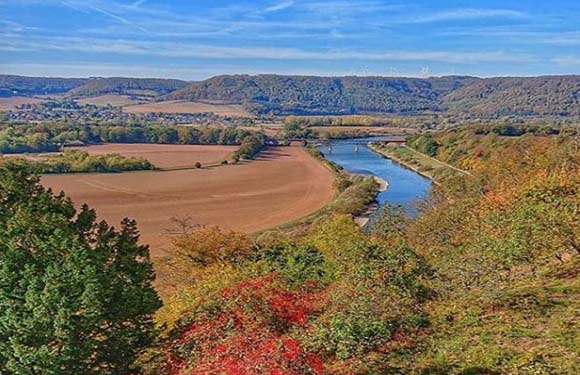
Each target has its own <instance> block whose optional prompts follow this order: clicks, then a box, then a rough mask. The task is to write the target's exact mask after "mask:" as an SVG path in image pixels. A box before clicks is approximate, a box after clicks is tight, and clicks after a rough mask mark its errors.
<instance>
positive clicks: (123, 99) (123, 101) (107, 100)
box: [75, 94, 141, 107]
mask: <svg viewBox="0 0 580 375" xmlns="http://www.w3.org/2000/svg"><path fill="white" fill-rule="evenodd" d="M75 101H77V102H79V103H81V104H93V105H97V106H106V105H113V106H116V107H123V106H126V105H132V104H139V103H141V102H139V101H138V100H134V99H131V98H130V97H129V96H127V95H114V94H110V95H100V96H93V97H90V98H80V99H75Z"/></svg>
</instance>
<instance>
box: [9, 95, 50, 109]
mask: <svg viewBox="0 0 580 375" xmlns="http://www.w3.org/2000/svg"><path fill="white" fill-rule="evenodd" d="M44 101H45V100H43V99H38V98H28V97H24V96H12V97H10V98H0V111H10V110H14V109H16V107H19V106H21V105H23V104H39V103H42V102H44Z"/></svg>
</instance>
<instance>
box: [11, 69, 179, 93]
mask: <svg viewBox="0 0 580 375" xmlns="http://www.w3.org/2000/svg"><path fill="white" fill-rule="evenodd" d="M188 84H189V83H188V82H186V81H180V80H177V79H157V78H124V77H112V78H99V77H95V78H51V77H23V76H13V75H0V97H9V96H34V95H46V94H66V96H68V97H75V98H77V97H86V96H96V95H103V94H138V95H144V94H145V95H148V96H157V95H165V94H168V93H170V92H172V91H175V90H177V89H180V88H183V87H185V86H187V85H188Z"/></svg>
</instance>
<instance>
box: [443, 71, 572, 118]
mask: <svg viewBox="0 0 580 375" xmlns="http://www.w3.org/2000/svg"><path fill="white" fill-rule="evenodd" d="M441 104H442V106H443V107H446V108H448V109H449V110H450V111H453V112H469V113H472V114H475V115H480V116H503V115H523V116H527V115H539V116H546V115H550V116H580V76H578V75H576V76H544V77H525V78H524V77H500V78H488V79H482V80H477V81H474V82H472V83H471V84H469V85H466V86H463V87H460V88H458V89H457V90H454V91H452V92H450V93H449V94H448V95H446V96H445V97H444V98H443V100H442V103H441Z"/></svg>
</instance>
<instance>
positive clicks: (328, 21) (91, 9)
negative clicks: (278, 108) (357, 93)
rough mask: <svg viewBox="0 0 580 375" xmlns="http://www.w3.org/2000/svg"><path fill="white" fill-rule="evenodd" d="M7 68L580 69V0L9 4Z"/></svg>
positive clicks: (12, 0)
mask: <svg viewBox="0 0 580 375" xmlns="http://www.w3.org/2000/svg"><path fill="white" fill-rule="evenodd" d="M0 73H9V74H23V75H37V76H64V77H71V76H133V77H171V78H182V79H188V80H197V79H203V78H206V77H209V76H212V75H217V74H224V73H248V74H255V73H280V74H315V75H403V76H426V75H448V74H466V75H477V76H497V75H514V76H515V75H517V76H522V75H540V74H572V73H580V1H577V0H568V1H563V0H552V1H545V0H543V1H536V0H532V1H522V0H520V1H513V0H503V1H497V0H486V1H453V0H445V1H433V0H432V1H428V0H416V1H411V2H406V1H405V2H403V1H381V0H360V1H346V0H329V1H321V0H311V1H310V0H265V1H262V0H260V1H244V0H239V1H224V0H215V1H202V0H197V1H196V0H191V1H185V0H175V1H161V0H130V1H127V0H125V1H123V0H115V1H113V0H0Z"/></svg>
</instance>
